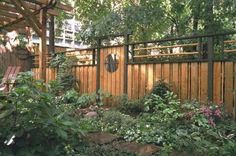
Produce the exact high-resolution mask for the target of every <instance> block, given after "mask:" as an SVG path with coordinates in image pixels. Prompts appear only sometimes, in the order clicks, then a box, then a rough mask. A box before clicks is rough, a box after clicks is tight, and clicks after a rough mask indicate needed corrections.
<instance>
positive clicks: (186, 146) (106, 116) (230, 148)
mask: <svg viewBox="0 0 236 156" xmlns="http://www.w3.org/2000/svg"><path fill="white" fill-rule="evenodd" d="M162 85H163V83H161V86H162ZM159 87H160V86H158V87H157V88H159ZM164 88H166V87H164ZM154 90H157V89H154ZM161 93H163V92H161ZM124 98H125V97H121V101H123V102H124ZM137 103H138V104H137ZM125 107H127V108H125ZM140 108H142V109H140ZM132 110H139V113H138V114H137V113H136V114H134V113H133V112H132ZM87 120H89V121H90V122H91V123H93V124H90V126H91V127H89V128H88V127H87V129H90V130H92V131H98V130H102V131H106V132H110V133H114V134H117V135H120V136H122V137H123V138H124V139H125V140H127V141H136V142H141V143H148V144H155V145H159V146H162V147H163V148H162V151H161V152H160V153H158V154H157V155H170V154H171V153H173V152H175V151H178V152H185V153H187V154H188V155H213V156H214V155H216V156H218V155H225V156H226V155H227V156H228V155H230V156H231V155H232V156H233V155H235V154H236V150H235V149H236V123H235V122H234V121H233V120H232V118H231V117H230V115H229V114H228V113H226V112H225V111H224V106H223V104H213V103H208V104H207V105H203V104H200V103H199V102H196V101H187V102H182V103H181V102H180V101H179V100H178V98H177V96H176V95H175V94H174V93H173V92H170V91H169V89H166V91H165V93H164V94H160V95H158V92H156V91H155V92H152V93H151V94H150V95H147V96H146V97H144V98H143V99H141V100H139V101H129V100H127V101H126V103H125V104H123V105H122V106H119V107H117V108H113V109H110V110H108V111H100V118H98V119H87ZM99 127H100V128H99ZM93 128H94V129H93Z"/></svg>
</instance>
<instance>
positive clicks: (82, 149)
mask: <svg viewBox="0 0 236 156" xmlns="http://www.w3.org/2000/svg"><path fill="white" fill-rule="evenodd" d="M160 86H161V87H160ZM45 88H47V92H43V90H45ZM62 90H63V86H60V83H58V82H56V81H55V82H50V84H49V85H45V84H43V83H42V82H41V81H36V80H34V79H33V78H32V75H31V74H30V73H23V74H21V75H20V76H19V77H18V85H17V86H16V88H14V89H13V90H12V91H11V92H10V93H9V94H8V95H7V96H6V98H5V99H0V125H1V129H0V149H1V150H0V155H3V156H5V155H6V156H28V155H29V156H41V155H45V156H47V155H49V156H51V155H52V156H64V155H67V156H90V155H91V154H93V155H94V156H103V155H117V156H126V155H127V156H128V155H129V156H130V155H140V154H143V155H147V154H149V155H177V154H178V153H180V155H182V154H184V155H212V156H218V155H220V156H224V155H225V156H231V155H232V156H234V155H236V136H235V135H236V123H235V122H234V121H233V120H231V118H230V115H229V114H227V113H226V112H225V111H224V108H223V104H211V103H207V104H205V105H202V104H200V103H198V102H196V101H188V102H182V103H181V102H180V101H179V100H178V99H177V97H176V95H175V94H174V93H173V92H171V91H170V90H169V89H168V87H166V86H165V85H163V84H159V85H158V86H157V87H155V89H154V90H153V92H152V93H150V94H149V95H147V96H145V97H144V98H143V99H140V100H136V101H133V100H128V98H127V97H126V96H122V97H116V98H115V99H113V101H116V105H117V106H116V107H112V108H107V107H105V106H104V104H103V103H99V104H98V105H96V104H95V101H96V99H97V97H96V94H93V95H86V94H84V95H79V94H78V93H77V92H76V91H74V90H70V89H69V90H67V91H64V93H63V94H62ZM94 132H99V133H94ZM94 134H96V137H95V136H94ZM98 134H99V135H98ZM107 135H108V136H109V137H108V138H107ZM86 136H87V138H86ZM89 136H90V137H89ZM117 136H119V137H117ZM85 138H86V139H85ZM95 138H97V141H94V140H93V139H95ZM153 149H155V150H153ZM145 152H147V153H145Z"/></svg>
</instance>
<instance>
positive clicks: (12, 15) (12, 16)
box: [0, 9, 22, 19]
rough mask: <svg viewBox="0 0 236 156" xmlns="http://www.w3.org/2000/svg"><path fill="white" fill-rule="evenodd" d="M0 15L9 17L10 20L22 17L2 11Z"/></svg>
mask: <svg viewBox="0 0 236 156" xmlns="http://www.w3.org/2000/svg"><path fill="white" fill-rule="evenodd" d="M0 15H3V16H6V17H10V18H14V19H17V18H21V17H22V16H21V15H19V14H16V13H13V12H7V11H4V10H2V9H1V10H0Z"/></svg>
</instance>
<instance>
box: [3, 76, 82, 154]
mask: <svg viewBox="0 0 236 156" xmlns="http://www.w3.org/2000/svg"><path fill="white" fill-rule="evenodd" d="M18 82H19V84H18V85H17V86H16V88H15V89H14V90H13V91H11V92H10V93H9V95H7V97H6V98H5V99H1V100H0V125H1V129H0V149H1V152H2V154H3V155H17V156H21V155H22V156H27V155H30V156H36V155H55V156H57V155H66V153H67V152H68V149H67V147H68V146H70V147H72V148H73V146H74V144H75V143H76V140H77V139H79V135H80V129H79V127H78V124H77V122H76V121H75V120H74V119H73V118H71V117H70V116H69V114H68V113H67V112H65V111H64V110H63V107H57V105H55V104H54V101H55V95H53V94H51V93H46V92H43V91H42V90H44V88H45V87H46V86H45V85H44V84H43V83H42V82H40V81H36V80H34V79H33V78H32V75H31V74H30V73H23V74H22V75H20V77H19V79H18ZM66 149H67V150H66Z"/></svg>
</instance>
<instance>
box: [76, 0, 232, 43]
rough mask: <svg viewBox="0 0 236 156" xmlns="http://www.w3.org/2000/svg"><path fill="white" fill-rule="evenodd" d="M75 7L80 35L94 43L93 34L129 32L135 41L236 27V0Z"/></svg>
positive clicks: (91, 0) (139, 0)
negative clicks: (79, 23)
mask: <svg viewBox="0 0 236 156" xmlns="http://www.w3.org/2000/svg"><path fill="white" fill-rule="evenodd" d="M76 7H77V12H76V16H77V19H78V20H79V21H80V22H81V24H82V31H81V33H80V34H79V36H78V38H80V39H82V40H83V41H86V42H87V43H91V44H94V43H95V42H94V36H97V37H98V36H104V35H109V34H115V33H121V32H128V31H132V32H133V39H134V40H137V39H138V40H151V39H156V38H163V37H168V36H182V35H187V34H189V35H191V34H200V33H215V32H222V31H229V30H234V28H235V24H234V21H235V17H236V16H235V15H236V11H235V9H234V8H235V1H234V0H224V1H222V0H216V1H209V0H151V1H146V0H136V1H130V0H122V1H116V0H106V1H105V0H103V1H97V0H83V1H77V3H76ZM94 8H95V9H94Z"/></svg>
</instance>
